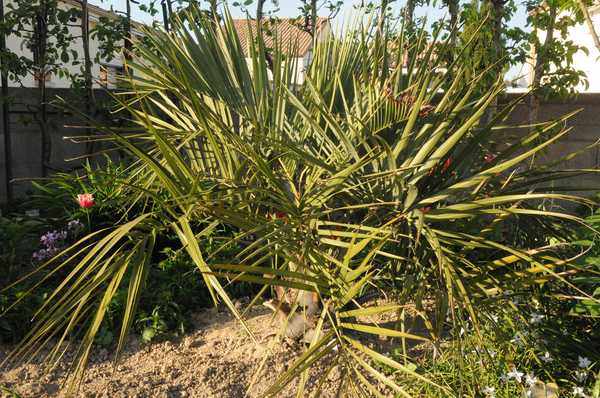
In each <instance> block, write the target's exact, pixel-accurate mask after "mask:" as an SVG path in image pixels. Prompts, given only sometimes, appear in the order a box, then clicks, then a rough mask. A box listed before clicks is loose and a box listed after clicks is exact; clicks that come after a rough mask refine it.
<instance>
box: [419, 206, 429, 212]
mask: <svg viewBox="0 0 600 398" xmlns="http://www.w3.org/2000/svg"><path fill="white" fill-rule="evenodd" d="M419 210H420V211H421V213H423V214H427V213H429V212H430V211H431V206H427V207H421V208H420V209H419Z"/></svg>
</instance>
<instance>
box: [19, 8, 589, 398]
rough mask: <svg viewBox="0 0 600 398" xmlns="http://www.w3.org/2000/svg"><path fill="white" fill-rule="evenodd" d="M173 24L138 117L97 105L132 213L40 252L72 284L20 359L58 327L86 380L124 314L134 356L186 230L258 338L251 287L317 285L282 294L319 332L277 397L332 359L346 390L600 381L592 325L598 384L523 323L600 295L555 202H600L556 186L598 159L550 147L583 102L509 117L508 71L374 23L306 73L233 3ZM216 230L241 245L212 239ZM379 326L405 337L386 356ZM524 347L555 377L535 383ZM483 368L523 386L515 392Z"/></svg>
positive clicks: (141, 66)
mask: <svg viewBox="0 0 600 398" xmlns="http://www.w3.org/2000/svg"><path fill="white" fill-rule="evenodd" d="M172 28H173V30H172V31H171V32H169V33H167V32H162V31H156V30H148V31H147V32H146V40H145V41H144V42H143V43H140V44H139V46H138V48H137V54H138V55H137V56H136V58H135V59H133V60H132V62H131V63H130V65H129V68H130V71H131V72H132V73H131V75H130V77H128V78H127V79H126V83H127V84H128V87H129V90H128V91H127V92H125V93H122V94H121V95H118V96H117V100H119V101H120V111H125V112H128V114H129V116H130V118H131V122H132V123H133V125H134V126H135V128H134V129H131V128H128V129H117V128H111V127H105V126H102V125H97V124H94V121H93V120H91V119H88V122H89V123H90V124H92V125H94V126H95V128H97V129H98V130H99V131H101V132H102V133H104V137H103V139H104V140H106V139H107V138H106V137H109V138H110V139H111V140H112V141H113V142H114V144H115V145H117V146H118V147H119V148H120V150H121V151H124V152H126V153H127V154H128V155H129V156H131V157H132V158H133V163H132V165H131V166H130V170H129V172H128V173H127V176H126V178H125V179H124V180H119V179H115V188H114V189H122V190H126V191H127V194H126V195H123V194H120V195H118V197H119V202H120V203H121V205H120V208H121V209H122V213H119V215H120V217H118V218H117V219H116V220H114V221H115V222H114V225H107V226H106V227H105V228H101V229H97V230H94V231H92V232H91V233H89V234H87V235H84V236H83V237H82V238H81V239H79V240H78V241H77V242H75V243H74V244H73V245H71V246H70V247H68V248H67V249H65V250H64V251H62V252H61V253H60V254H59V255H58V256H56V257H54V258H53V259H51V260H50V261H48V262H46V263H44V264H42V265H41V266H40V267H39V268H38V269H39V270H40V271H39V272H47V273H46V274H45V276H44V277H43V278H50V277H52V276H53V275H57V274H59V273H62V275H63V276H62V278H61V279H62V280H61V284H60V285H59V286H58V287H57V288H56V289H55V290H54V291H53V292H52V293H50V294H49V295H48V297H47V298H46V300H45V301H44V303H43V304H42V305H41V306H40V308H39V310H38V312H37V313H36V316H35V321H36V323H35V325H34V328H33V329H32V331H31V332H30V333H29V334H28V335H27V336H26V339H25V340H24V342H23V344H22V345H20V346H19V347H18V348H17V349H16V350H15V352H14V353H13V355H12V356H11V358H9V359H23V358H26V357H27V356H28V355H30V354H31V353H33V352H35V350H36V349H38V348H39V347H41V346H45V345H49V344H56V343H58V344H56V346H55V347H56V348H55V349H54V350H53V351H51V353H50V355H49V357H48V358H47V360H48V361H49V362H50V363H52V362H53V361H56V360H58V359H60V356H61V349H60V347H61V346H62V343H64V342H67V341H68V342H69V344H75V345H77V348H78V356H77V360H76V362H75V363H74V373H73V381H74V383H73V384H72V385H71V386H72V387H73V388H74V387H76V385H77V384H76V383H77V381H78V380H79V379H80V378H81V376H82V374H83V372H84V371H85V363H86V361H87V359H88V357H89V354H90V350H91V347H92V345H93V344H94V343H95V342H96V343H97V342H98V339H99V338H100V336H101V335H102V331H103V325H105V322H106V321H107V319H109V318H110V320H111V322H113V323H115V324H116V325H117V326H116V327H117V331H116V333H115V336H114V338H115V340H116V343H115V350H116V351H117V352H118V351H120V350H121V349H122V348H123V345H124V343H125V339H126V337H127V334H128V333H129V331H130V330H131V329H132V328H134V327H136V326H137V325H138V323H136V321H135V315H136V309H138V308H139V306H140V305H144V303H145V302H147V300H146V299H145V297H144V294H145V293H144V292H145V291H146V290H147V289H148V288H151V286H152V283H151V282H150V281H149V280H148V276H149V270H150V267H151V265H152V264H153V256H156V253H157V252H160V250H162V248H159V246H160V245H159V242H160V237H161V236H165V235H169V236H173V237H174V238H173V239H172V241H171V243H170V244H169V247H170V248H171V249H170V250H172V251H168V253H166V256H167V257H168V258H177V256H180V255H185V256H187V257H188V258H189V261H191V263H193V265H194V266H195V267H196V268H197V270H198V271H199V273H200V274H201V276H202V278H203V286H205V289H206V292H207V294H208V295H210V297H211V298H212V299H213V300H214V301H215V302H222V303H223V304H224V305H226V306H227V307H228V308H229V309H230V311H232V313H234V314H235V316H236V317H237V318H238V319H239V321H240V325H241V327H242V328H243V329H245V331H246V332H247V333H248V334H250V335H252V331H251V330H250V329H249V328H247V326H246V323H245V322H244V310H243V309H239V308H238V307H237V306H236V305H234V303H233V301H232V298H231V295H230V291H228V289H230V288H231V286H232V285H235V284H236V283H241V282H244V283H253V284H256V285H257V286H258V288H259V290H258V293H257V294H256V295H255V296H254V299H253V300H252V301H251V302H250V304H249V305H255V304H256V303H259V302H261V301H262V300H263V297H264V296H265V295H267V294H268V291H269V290H271V288H272V290H274V291H275V292H274V293H275V294H276V296H277V298H278V299H280V301H283V300H284V299H285V295H279V294H278V292H280V291H281V290H282V289H283V290H285V289H287V291H296V292H298V291H302V292H309V293H310V297H313V298H314V299H313V300H314V301H313V302H312V303H315V302H316V303H317V304H316V308H314V307H315V306H311V305H307V304H305V303H299V302H298V301H297V298H293V299H290V300H289V301H288V302H287V303H280V305H281V304H286V305H287V306H288V307H289V308H287V312H286V313H285V315H286V319H287V320H288V321H289V322H291V321H292V320H293V319H294V318H293V317H294V313H298V314H301V315H303V316H304V317H305V318H307V317H308V316H312V318H313V323H312V325H311V332H312V333H311V334H310V338H308V339H307V347H306V349H305V350H304V351H303V352H302V353H301V354H300V355H299V357H298V359H297V361H296V362H295V363H293V364H292V365H291V366H290V367H289V368H288V369H287V370H286V371H285V372H284V373H282V374H281V375H280V377H279V379H278V380H277V381H276V382H275V383H274V384H273V385H272V386H271V387H270V388H269V389H268V390H267V392H266V395H268V396H277V394H278V393H279V392H280V391H281V390H282V389H283V388H284V387H285V386H286V385H288V384H289V383H292V382H293V383H296V389H297V391H298V396H302V394H303V393H304V388H305V384H306V380H307V374H308V373H307V372H308V370H309V369H310V367H311V366H312V365H314V364H316V363H320V362H323V361H325V363H326V366H325V369H326V371H325V373H327V372H328V371H329V370H331V369H333V368H334V367H338V368H340V369H343V373H344V374H345V376H346V378H345V383H344V384H343V386H342V388H343V389H344V390H343V392H344V394H347V395H357V396H385V395H386V394H387V395H389V394H394V395H397V396H413V395H414V396H419V395H420V394H421V395H422V394H424V393H425V392H426V394H427V395H432V396H435V395H437V396H448V395H463V396H472V395H483V396H485V395H487V396H492V395H498V396H515V394H520V393H525V394H527V393H530V394H534V393H535V391H536V390H535V389H536V388H537V389H540V388H543V389H546V390H547V389H552V388H554V387H553V386H554V385H557V386H558V385H559V384H560V385H561V388H565V386H566V387H573V388H581V389H582V390H581V394H588V393H591V391H588V390H591V389H592V388H595V387H594V386H593V384H592V383H594V381H593V380H594V377H593V372H595V371H597V370H596V369H594V366H596V365H595V363H596V361H597V360H598V355H597V352H598V342H597V341H595V342H594V341H593V340H592V339H591V338H590V337H591V335H590V334H589V333H581V335H580V336H579V337H578V338H579V339H582V340H581V341H580V342H579V344H573V345H569V349H570V350H571V355H570V357H569V358H568V360H569V361H571V362H573V363H581V364H582V365H585V366H580V367H579V368H580V370H582V371H583V370H585V371H586V372H588V373H587V375H586V379H585V380H584V381H582V382H580V383H579V384H575V381H576V380H575V379H572V380H570V381H569V382H564V380H561V379H557V377H559V376H560V375H561V373H560V372H563V373H564V372H565V371H564V369H563V370H561V369H558V370H556V371H552V370H548V369H550V367H545V366H543V365H542V364H545V363H546V362H545V359H544V358H546V359H548V356H549V355H552V354H551V353H550V352H549V350H550V348H547V346H549V343H544V344H537V345H536V344H532V345H530V344H529V343H530V342H532V341H531V340H533V342H535V343H540V342H541V338H539V339H538V338H537V337H535V338H534V336H531V335H524V333H523V330H524V328H529V326H528V325H530V322H529V321H530V319H531V318H534V319H536V324H537V323H541V322H542V320H544V319H545V318H544V317H546V316H548V315H550V314H551V313H552V311H551V310H549V309H546V307H545V305H546V304H547V303H545V302H544V301H543V299H544V297H548V293H547V289H549V288H552V286H555V285H554V284H561V286H563V287H566V288H568V289H572V291H573V292H576V293H577V296H578V297H585V299H586V300H591V302H592V303H595V302H596V301H597V298H594V297H593V296H592V295H591V294H590V292H587V291H585V290H584V289H582V287H581V286H580V285H577V284H575V283H574V282H575V281H573V280H572V278H573V277H574V275H577V273H576V271H578V268H577V267H575V266H574V264H577V262H578V261H580V260H581V258H582V256H583V255H585V254H586V248H585V247H586V246H582V245H581V244H580V243H577V241H578V239H579V238H578V233H579V231H580V230H582V229H584V230H586V231H588V233H590V234H591V235H592V236H595V234H596V233H597V231H596V230H595V229H594V228H593V227H591V226H589V225H588V224H586V222H585V220H584V219H583V218H581V217H579V216H577V215H575V214H571V213H569V212H567V211H565V210H561V209H560V208H559V207H556V206H551V205H550V204H551V203H563V204H566V205H571V206H573V205H583V206H593V205H594V202H593V201H592V200H588V199H584V198H581V197H578V196H574V195H571V194H568V193H565V192H562V191H561V189H560V188H557V187H556V184H554V186H553V188H550V187H551V186H552V184H550V181H554V182H556V181H560V180H561V179H564V178H573V177H576V176H578V175H581V174H582V173H592V172H595V171H594V170H565V169H561V168H560V167H561V161H562V160H564V159H568V158H569V156H570V154H565V158H564V159H556V158H553V159H546V158H544V156H543V154H544V151H545V150H547V149H548V148H549V147H550V146H551V145H553V144H555V143H556V142H558V141H559V140H560V139H561V138H564V137H565V136H566V135H567V134H568V133H569V132H570V129H569V128H568V127H567V124H566V121H567V120H568V119H569V117H571V116H572V115H565V116H564V117H561V118H559V119H557V120H553V121H549V122H543V123H536V124H535V125H531V126H512V125H509V124H506V119H507V116H508V115H509V114H510V112H511V110H512V109H513V108H514V106H515V105H516V104H517V103H518V101H519V100H520V99H517V100H515V101H513V102H509V103H505V104H503V105H502V103H501V102H499V101H498V100H499V97H500V95H501V92H502V90H503V83H502V79H501V76H498V79H497V80H496V81H495V82H491V83H490V82H489V73H488V72H489V70H487V69H484V70H476V69H475V70H474V69H473V68H472V67H471V66H468V65H466V64H465V63H462V62H461V55H462V53H461V51H459V52H458V53H457V54H455V56H454V57H452V58H449V57H446V56H440V54H444V53H445V52H444V51H445V49H446V47H445V46H446V43H445V42H444V41H443V40H439V38H438V37H437V32H434V33H433V37H430V36H429V35H428V33H427V32H426V31H425V30H420V31H418V32H416V33H414V32H411V33H410V35H409V34H407V33H404V32H403V31H402V29H400V31H399V32H390V31H387V30H386V29H382V28H381V27H377V26H376V25H373V24H370V23H364V22H362V21H360V22H358V23H357V24H356V25H355V26H354V27H351V28H348V29H347V31H346V32H345V33H344V35H343V36H342V37H341V38H337V37H332V38H331V39H330V40H326V41H325V42H324V43H322V44H320V45H319V46H318V47H317V48H316V49H315V51H314V58H313V60H312V63H311V65H310V68H309V70H308V71H307V79H306V81H305V82H304V83H303V84H301V85H299V84H296V83H297V82H295V81H294V80H293V79H294V76H295V73H293V72H294V70H293V69H294V64H293V62H292V60H291V59H290V58H288V57H286V56H285V54H284V53H283V51H281V49H280V47H279V45H280V43H278V40H277V37H275V38H274V42H275V46H274V48H269V49H267V48H265V46H264V42H263V41H262V40H260V37H261V27H260V25H259V26H258V28H257V29H258V34H257V35H258V37H259V39H258V40H256V41H255V42H251V43H250V45H249V48H250V50H249V51H250V60H251V62H250V64H248V63H247V62H246V60H245V59H244V54H243V51H242V46H241V43H240V42H239V39H238V37H237V35H236V33H235V30H234V27H233V25H232V21H231V19H230V17H229V16H228V15H227V14H226V15H225V17H224V19H223V20H222V21H220V22H219V21H216V20H213V19H211V18H210V17H208V16H207V15H206V14H205V13H203V12H201V11H199V10H197V9H195V8H194V7H191V8H190V9H189V10H187V11H185V12H182V13H181V14H180V15H179V16H178V17H177V18H175V19H174V22H173V27H172ZM473 34H474V35H476V34H477V32H474V33H473ZM432 42H433V44H431V43H432ZM469 45H470V43H469V42H467V43H465V44H464V52H465V53H468V51H467V50H468V49H469ZM492 105H493V106H492ZM65 106H67V104H65ZM73 111H76V110H73ZM516 133H518V134H517V136H518V138H516V139H515V138H514V137H515V134H516ZM551 189H552V191H551ZM82 193H83V192H82ZM95 205H98V206H101V205H102V204H101V203H100V201H99V200H98V198H95ZM211 236H218V237H219V238H220V240H219V242H220V243H219V245H218V247H217V248H216V249H214V250H207V249H206V247H207V246H206V244H204V243H203V242H204V241H205V240H206V238H207V237H211ZM227 252H228V253H231V254H232V255H231V256H224V255H223V253H227ZM171 256H174V257H171ZM172 272H174V273H175V272H181V271H180V270H178V269H177V268H176V267H174V268H173V270H172ZM43 278H42V282H43V280H44V279H43ZM148 285H150V286H148ZM532 292H533V293H532ZM199 294H202V293H199ZM306 295H308V294H306ZM115 297H118V302H119V303H120V305H121V310H119V311H118V312H116V313H117V314H118V316H117V317H114V316H113V315H112V314H114V313H113V312H111V305H113V303H114V302H115ZM373 298H377V299H380V298H385V302H383V303H382V302H381V301H378V300H373ZM534 299H535V300H536V301H533V300H534ZM519 300H520V301H519ZM523 300H532V301H531V302H528V303H527V304H522V303H523ZM519 303H521V304H519ZM15 305H18V301H17V302H16V303H15ZM309 307H310V310H311V311H312V313H311V314H306V313H307V312H308V309H309ZM536 307H538V309H537V311H536V312H535V314H534V313H533V312H532V309H536ZM409 309H410V314H409ZM276 310H277V309H276ZM372 316H386V317H389V318H390V319H391V320H389V321H388V322H385V323H377V322H373V321H370V320H369V319H370V317H372ZM142 319H143V321H142V322H141V323H142V324H143V328H144V330H146V328H149V329H148V331H147V332H146V335H147V336H150V335H151V334H153V333H159V332H161V330H163V328H164V327H163V325H162V324H161V322H160V321H159V320H156V317H155V315H154V314H153V312H147V313H146V316H144V317H143V318H142ZM538 321H539V322H538ZM543 322H545V320H544V321H543ZM416 323H420V324H421V325H422V327H419V328H417V327H414V325H415V324H416ZM525 325H527V326H525ZM285 329H286V325H285V323H284V325H283V328H282V331H281V333H282V334H283V333H285V332H286V330H285ZM548 329H549V330H553V328H548ZM527 330H528V329H527ZM584 330H585V329H584ZM492 331H493V333H492ZM368 336H381V337H384V338H387V339H392V341H393V342H394V343H395V347H397V348H396V349H394V350H393V352H384V351H382V350H378V349H377V347H374V346H371V345H370V344H367V343H365V338H367V337H368ZM536 336H538V335H536ZM543 338H546V337H545V336H544V337H543ZM100 339H101V338H100ZM586 339H587V340H586ZM509 343H510V344H509ZM521 343H522V348H520V347H521ZM492 346H493V347H492ZM515 347H517V348H515ZM491 350H494V351H499V352H497V353H495V354H498V355H499V354H500V353H501V354H502V359H498V360H494V359H493V358H499V356H498V355H492V354H491ZM500 350H502V351H501V352H500ZM472 351H474V353H473V352H472ZM419 352H420V353H421V355H420V356H419V355H418V353H419ZM465 353H468V355H466V354H465ZM546 354H548V355H546ZM517 361H522V363H523V364H525V362H527V363H526V366H527V367H528V369H527V371H528V372H534V373H531V374H530V375H529V376H530V379H528V381H532V380H533V379H534V378H535V379H536V380H534V381H533V382H532V383H530V384H529V385H528V384H526V383H521V382H522V381H524V380H525V376H524V373H523V372H522V371H521V370H519V369H520V366H521V364H520V363H517ZM588 361H589V363H588ZM263 364H264V361H262V362H261V363H259V364H258V366H259V367H260V366H263ZM477 364H485V365H486V366H487V367H488V368H493V369H492V370H490V371H489V373H486V374H487V375H488V376H489V375H493V374H497V375H498V377H499V378H500V377H503V378H504V379H505V381H506V382H507V383H508V382H509V381H510V382H512V383H514V384H504V385H502V386H503V387H502V388H501V386H500V385H497V384H494V383H496V381H495V380H494V381H492V380H489V378H488V377H481V374H480V373H478V370H477ZM534 364H537V365H536V366H537V368H536V367H534ZM524 366H525V365H524ZM573 369H575V368H573ZM325 380H326V377H323V378H322V379H321V381H325ZM517 382H518V383H517ZM536 382H539V383H541V384H539V383H538V384H536ZM584 382H585V383H586V384H583V383H584ZM540 386H541V387H540ZM596 386H597V384H596ZM579 391H580V390H573V394H575V395H576V394H579ZM501 394H504V395H501Z"/></svg>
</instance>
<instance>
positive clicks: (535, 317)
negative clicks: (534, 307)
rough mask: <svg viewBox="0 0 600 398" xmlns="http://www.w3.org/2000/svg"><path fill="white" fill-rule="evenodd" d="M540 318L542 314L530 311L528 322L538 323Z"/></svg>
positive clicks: (542, 316) (542, 317)
mask: <svg viewBox="0 0 600 398" xmlns="http://www.w3.org/2000/svg"><path fill="white" fill-rule="evenodd" d="M542 319H544V315H543V314H540V313H539V312H532V313H531V315H530V318H529V323H531V324H533V325H535V324H537V323H540V322H541V321H542Z"/></svg>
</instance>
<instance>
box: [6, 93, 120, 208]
mask: <svg viewBox="0 0 600 398" xmlns="http://www.w3.org/2000/svg"><path fill="white" fill-rule="evenodd" d="M79 94H80V93H79V92H77V91H74V90H71V89H49V90H48V98H54V97H55V96H60V97H63V98H65V99H66V100H67V101H68V102H69V103H71V104H76V106H77V107H78V108H79V109H82V110H83V99H82V98H81V96H80V95H79ZM37 95H38V93H37V89H29V88H11V89H10V90H9V97H11V98H12V103H11V105H10V112H11V113H10V117H9V121H10V137H11V141H12V142H11V147H12V151H11V153H12V162H11V163H12V173H13V178H14V179H16V180H17V181H16V182H14V183H13V192H14V194H15V195H16V196H23V195H25V194H26V193H27V191H28V190H29V187H30V182H29V181H28V180H27V179H31V178H36V177H41V176H42V161H41V159H42V145H41V142H42V141H41V134H40V130H39V125H38V124H37V123H36V121H35V119H34V114H33V112H32V111H33V108H31V106H30V105H31V104H35V103H36V99H37ZM95 96H96V99H97V101H98V103H99V104H107V105H108V103H109V98H108V96H107V94H106V93H105V92H103V91H100V90H98V91H97V92H96V93H95ZM97 117H99V118H100V119H102V120H105V121H106V122H110V120H109V118H108V115H102V114H100V115H97ZM48 120H49V124H50V131H49V135H50V137H51V143H52V151H51V154H52V156H51V160H50V167H51V168H52V169H56V170H60V171H70V170H73V169H74V168H77V167H79V166H80V165H81V164H82V162H83V161H82V160H76V161H69V162H67V159H70V158H74V157H78V156H81V155H83V154H85V153H86V146H85V144H77V143H73V142H72V141H69V140H65V139H63V137H65V136H77V135H85V134H88V132H89V130H87V129H81V128H74V127H71V126H81V125H82V122H81V119H80V118H79V117H77V116H75V115H73V114H69V113H66V112H64V111H63V110H61V109H59V108H56V107H52V106H49V107H48ZM2 126H3V124H2V113H1V112H0V203H3V202H5V201H6V182H5V181H6V180H5V176H6V159H5V150H4V131H3V128H2ZM96 149H98V147H97V146H96Z"/></svg>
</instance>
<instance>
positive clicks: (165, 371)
mask: <svg viewBox="0 0 600 398" xmlns="http://www.w3.org/2000/svg"><path fill="white" fill-rule="evenodd" d="M193 318H194V323H195V326H196V329H195V330H194V331H193V332H191V333H190V334H188V335H186V336H183V337H182V338H177V339H172V340H168V341H163V342H158V343H154V344H143V343H141V342H140V341H139V340H138V338H137V337H135V338H131V339H130V341H129V344H128V345H127V347H126V349H125V353H124V354H123V356H122V358H121V360H120V361H119V363H118V364H117V365H116V366H113V361H112V359H113V358H112V353H111V352H109V351H107V350H106V349H95V350H94V352H93V354H92V356H91V360H90V366H89V368H88V371H87V373H86V375H85V379H84V381H83V383H82V385H81V389H80V391H79V396H82V397H139V396H148V397H149V396H152V397H219V398H222V397H223V398H224V397H232V398H233V397H243V396H244V394H245V392H246V389H247V387H248V386H249V384H250V381H251V379H252V377H253V375H254V372H255V371H256V369H257V368H258V366H259V364H260V362H261V360H262V359H263V357H264V353H265V350H266V347H267V346H269V345H272V346H273V355H271V356H270V357H269V359H268V360H267V362H266V364H265V367H264V369H263V371H262V372H261V373H260V376H259V377H258V379H257V380H258V381H257V383H256V385H255V387H254V388H253V389H252V390H251V391H250V393H249V396H250V397H254V396H258V395H260V393H261V392H264V391H265V390H266V389H267V388H268V387H269V386H270V385H271V384H272V383H273V382H274V381H275V378H276V377H277V375H279V374H281V373H282V372H283V371H285V369H286V368H287V367H288V366H289V365H290V364H291V363H292V362H293V360H294V358H296V356H297V355H298V354H299V353H300V351H301V347H300V346H297V347H291V346H288V345H287V344H271V343H275V342H276V340H275V339H276V337H275V336H273V331H274V330H276V324H275V322H274V321H272V318H273V317H272V315H271V313H270V312H269V311H268V310H267V309H263V308H260V307H255V308H254V309H253V310H252V311H251V312H250V316H249V320H248V324H249V326H250V328H251V330H252V331H253V332H255V336H256V339H257V340H258V342H259V344H258V345H257V344H254V343H253V342H252V340H251V338H250V337H248V335H246V334H245V333H244V332H243V330H242V328H241V327H240V325H239V323H238V322H236V320H235V319H234V318H232V316H231V315H230V314H229V313H228V312H227V311H226V310H222V311H217V310H214V309H211V310H206V311H204V312H200V313H197V314H195V315H194V317H193ZM10 348H11V347H7V346H5V347H2V348H1V349H0V355H2V356H4V355H5V354H6V353H7V352H8V351H9V350H10ZM66 370H67V367H66V362H61V363H60V364H59V365H58V366H57V367H56V369H55V370H53V371H52V372H50V373H48V374H45V372H44V369H43V367H42V365H41V364H39V363H29V364H25V365H22V366H18V367H15V368H12V369H9V370H8V371H5V372H4V373H3V374H1V375H0V386H5V387H8V388H10V389H11V390H14V391H15V392H17V393H18V394H19V395H20V396H22V397H57V396H61V393H60V388H61V384H62V383H63V382H64V380H65V376H66ZM315 371H318V369H313V372H315ZM339 379H340V375H339V373H338V372H336V371H335V370H334V371H333V372H331V373H330V375H329V379H328V382H327V383H326V386H325V388H324V391H323V394H322V395H321V396H323V397H330V396H335V393H336V389H337V385H338V384H339ZM316 382H317V378H314V379H310V380H309V382H308V383H307V385H308V386H309V389H310V388H311V387H312V388H313V389H314V388H315V383H316ZM291 387H293V385H292V386H289V387H288V389H287V390H286V393H285V394H283V395H281V396H282V397H288V396H289V397H294V396H295V391H294V390H295V389H294V388H291Z"/></svg>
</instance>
